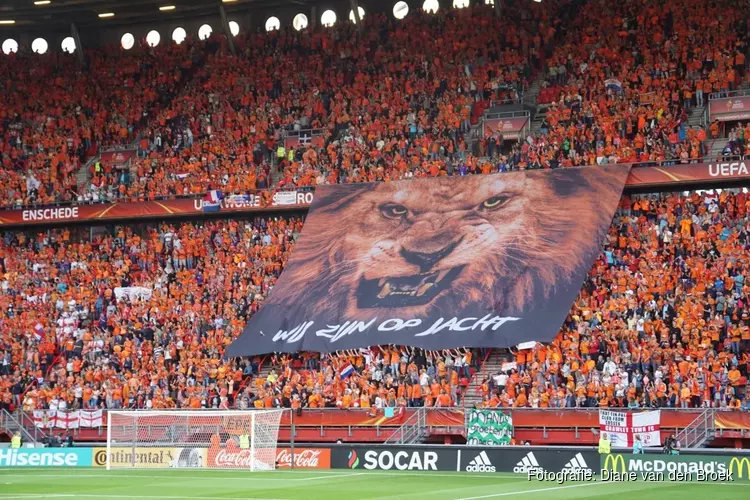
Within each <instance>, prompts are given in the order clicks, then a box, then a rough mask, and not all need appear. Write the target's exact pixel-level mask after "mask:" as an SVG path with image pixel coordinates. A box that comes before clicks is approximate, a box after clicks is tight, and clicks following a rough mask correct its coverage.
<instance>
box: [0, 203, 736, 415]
mask: <svg viewBox="0 0 750 500" xmlns="http://www.w3.org/2000/svg"><path fill="white" fill-rule="evenodd" d="M748 207H750V198H748V195H747V193H745V192H743V191H738V192H729V191H723V192H721V193H713V192H711V193H708V192H706V193H702V194H698V193H692V194H689V195H687V196H685V195H658V196H657V195H654V196H644V197H638V198H633V199H629V198H627V197H626V198H624V199H623V201H622V207H621V209H620V210H619V211H618V214H617V216H616V217H615V219H614V221H613V223H612V226H611V228H610V232H609V236H608V240H607V242H606V244H605V246H604V251H603V253H602V254H601V257H600V258H599V260H598V261H597V262H596V264H595V265H594V267H593V269H592V270H591V272H590V275H589V277H588V279H587V280H586V282H585V284H584V286H583V288H582V290H581V292H580V295H579V297H578V299H577V301H576V303H575V305H574V307H573V309H572V311H571V313H570V316H569V318H568V320H567V321H566V323H565V324H564V326H563V327H562V329H561V332H560V334H559V336H558V337H557V338H556V340H555V341H554V342H553V343H552V344H551V345H549V346H542V345H537V347H536V348H534V349H533V350H524V351H520V352H517V353H516V360H515V363H516V364H515V366H513V367H511V369H510V371H509V372H507V373H498V374H490V375H491V377H490V376H488V377H487V378H486V379H485V380H484V381H483V383H482V385H481V388H480V390H481V393H482V396H483V403H482V404H483V405H484V406H489V407H495V406H513V407H524V406H531V407H563V406H599V407H608V406H618V407H628V406H629V407H640V406H660V407H698V406H707V405H711V406H715V407H719V408H732V409H739V408H743V407H744V408H746V409H747V408H748V404H749V402H748V391H747V389H746V384H747V376H748V370H749V369H750V316H749V314H750V303H749V302H750V300H748V296H749V295H748V294H749V292H750V281H747V280H748V272H750V265H749V264H748V262H747V258H746V255H747V249H748V245H750V214H748ZM302 224H303V222H302V220H301V219H298V218H278V217H277V218H257V219H254V220H252V221H242V220H215V221H207V222H203V223H182V224H179V225H172V224H159V225H156V224H145V225H136V226H127V227H121V228H118V229H117V230H116V231H114V232H113V233H111V234H109V233H103V234H99V235H96V236H95V237H94V238H93V239H90V238H89V237H88V234H87V233H85V232H84V233H81V234H74V233H73V232H71V230H70V229H63V230H51V231H49V232H45V233H39V234H37V235H33V234H27V233H25V232H6V233H5V235H4V239H3V242H2V247H0V251H1V254H0V255H2V258H1V260H0V262H1V264H2V271H3V282H2V287H1V289H2V294H1V295H0V301H2V304H1V307H2V309H3V310H4V311H7V312H6V313H5V316H4V317H3V319H2V323H1V326H0V328H1V330H0V332H1V333H2V335H1V336H0V338H1V339H2V340H1V341H0V343H1V344H2V345H1V347H2V351H3V352H4V353H5V354H4V357H3V358H2V359H1V360H0V395H2V397H1V398H0V399H1V400H2V401H3V403H4V404H6V405H11V404H13V405H15V406H22V407H25V408H49V407H52V408H58V409H59V408H96V407H105V408H121V407H150V408H163V407H174V406H177V407H188V408H197V407H202V406H207V407H229V406H236V407H240V408H241V407H247V406H255V407H266V406H269V405H271V406H275V405H280V404H284V405H285V406H306V407H322V406H340V407H383V406H388V405H391V406H393V405H412V406H419V405H426V406H452V405H455V404H461V399H462V396H463V394H464V392H465V390H466V388H467V386H468V385H469V380H470V379H471V377H472V375H473V374H474V373H475V372H476V371H477V370H478V369H479V368H480V366H481V361H482V359H483V357H484V355H485V354H486V353H485V352H479V351H478V350H473V351H470V350H453V351H445V352H441V353H430V352H428V353H425V352H422V351H420V350H413V349H407V348H397V347H394V346H384V347H376V348H373V349H372V350H363V351H361V352H348V353H338V355H335V356H324V357H323V358H322V359H321V358H320V357H319V356H317V355H314V354H309V353H300V354H298V355H295V356H278V357H272V358H269V359H266V366H267V367H268V366H270V367H272V370H271V371H270V372H268V371H264V372H263V376H260V373H259V367H260V366H259V365H260V363H261V361H262V359H261V358H255V359H250V360H242V361H237V360H233V361H230V362H226V363H225V362H222V361H221V354H222V352H223V349H224V347H225V346H226V345H228V343H229V342H231V340H232V339H233V338H235V337H236V336H237V335H239V334H240V333H241V331H242V328H243V326H244V324H245V321H246V319H247V318H248V316H249V315H250V314H252V313H253V312H254V311H255V310H257V308H258V307H259V306H260V304H261V303H262V297H263V295H264V294H265V293H267V292H268V290H269V289H270V288H271V287H272V286H273V284H274V282H275V280H276V279H277V277H278V275H279V273H280V272H281V270H282V268H283V266H284V263H285V261H286V259H287V257H288V255H289V252H290V251H291V250H292V247H293V244H294V241H295V240H296V238H297V236H298V234H299V231H300V230H301V228H302ZM746 281H747V282H746ZM17 332H23V334H22V335H18V334H17ZM57 356H59V358H58V357H57ZM349 363H350V364H351V365H352V366H353V367H354V373H353V375H352V376H349V377H342V376H341V371H342V367H343V366H344V365H345V364H349ZM27 388H28V389H30V390H28V391H26V390H27Z"/></svg>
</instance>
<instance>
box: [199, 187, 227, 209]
mask: <svg viewBox="0 0 750 500" xmlns="http://www.w3.org/2000/svg"><path fill="white" fill-rule="evenodd" d="M222 198H223V196H222V194H221V191H217V190H215V189H212V190H211V191H209V192H208V193H206V196H205V197H204V198H203V211H204V212H218V211H219V210H221V199H222Z"/></svg>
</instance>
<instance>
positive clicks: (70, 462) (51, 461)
mask: <svg viewBox="0 0 750 500" xmlns="http://www.w3.org/2000/svg"><path fill="white" fill-rule="evenodd" d="M0 467H91V448H0Z"/></svg>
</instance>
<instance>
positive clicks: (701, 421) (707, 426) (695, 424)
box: [675, 408, 715, 448]
mask: <svg viewBox="0 0 750 500" xmlns="http://www.w3.org/2000/svg"><path fill="white" fill-rule="evenodd" d="M714 412H715V410H714V409H713V408H706V409H705V410H704V411H703V412H702V413H701V414H700V415H698V417H696V418H695V420H693V421H692V422H690V424H689V425H688V426H687V427H685V428H683V429H682V430H680V431H679V432H678V433H677V435H676V436H675V437H676V438H677V440H678V441H679V442H680V447H681V448H701V447H702V446H703V445H704V444H706V442H707V441H709V440H711V439H713V437H714V427H715V424H714Z"/></svg>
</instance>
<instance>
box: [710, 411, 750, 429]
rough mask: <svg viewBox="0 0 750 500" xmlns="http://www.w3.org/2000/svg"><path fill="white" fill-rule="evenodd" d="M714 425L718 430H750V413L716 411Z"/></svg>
mask: <svg viewBox="0 0 750 500" xmlns="http://www.w3.org/2000/svg"><path fill="white" fill-rule="evenodd" d="M714 425H715V426H716V427H717V428H719V429H750V413H748V412H740V411H729V412H719V411H717V412H716V413H715V414H714Z"/></svg>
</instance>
